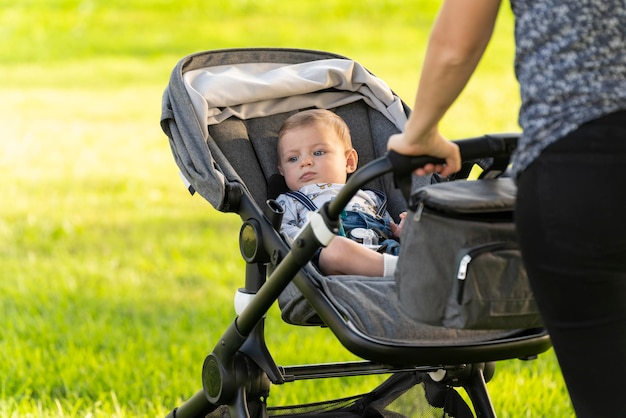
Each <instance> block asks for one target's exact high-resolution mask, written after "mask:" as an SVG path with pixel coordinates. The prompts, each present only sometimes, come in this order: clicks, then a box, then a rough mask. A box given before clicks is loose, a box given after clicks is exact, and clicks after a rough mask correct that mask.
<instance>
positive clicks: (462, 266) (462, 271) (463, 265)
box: [456, 254, 472, 280]
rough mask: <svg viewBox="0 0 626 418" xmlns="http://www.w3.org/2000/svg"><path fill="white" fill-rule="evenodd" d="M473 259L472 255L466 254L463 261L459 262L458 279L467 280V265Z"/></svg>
mask: <svg viewBox="0 0 626 418" xmlns="http://www.w3.org/2000/svg"><path fill="white" fill-rule="evenodd" d="M471 261H472V256H471V255H469V254H465V255H464V256H463V258H461V261H460V262H459V270H458V271H457V274H456V278H457V280H465V277H466V276H467V266H468V265H469V263H470V262H471Z"/></svg>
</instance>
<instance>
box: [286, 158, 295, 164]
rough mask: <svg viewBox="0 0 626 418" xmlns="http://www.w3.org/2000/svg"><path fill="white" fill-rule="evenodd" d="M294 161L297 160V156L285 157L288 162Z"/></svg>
mask: <svg viewBox="0 0 626 418" xmlns="http://www.w3.org/2000/svg"><path fill="white" fill-rule="evenodd" d="M296 161H298V157H289V158H287V162H289V163H295V162H296Z"/></svg>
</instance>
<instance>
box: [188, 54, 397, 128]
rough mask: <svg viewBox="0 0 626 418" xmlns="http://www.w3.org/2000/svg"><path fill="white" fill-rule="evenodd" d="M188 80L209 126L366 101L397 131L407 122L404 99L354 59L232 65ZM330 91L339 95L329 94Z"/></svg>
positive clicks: (196, 105)
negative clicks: (230, 119)
mask: <svg viewBox="0 0 626 418" xmlns="http://www.w3.org/2000/svg"><path fill="white" fill-rule="evenodd" d="M183 78H184V79H185V88H186V89H187V92H188V94H189V97H190V98H191V101H192V103H193V106H194V109H195V113H196V115H197V116H198V119H199V120H200V121H201V122H204V123H205V124H208V125H213V124H217V123H220V122H222V121H224V120H226V119H228V118H229V117H231V116H236V117H238V118H239V119H252V118H258V117H264V116H270V115H275V114H278V113H285V112H289V111H292V110H297V109H302V108H306V107H318V108H322V109H328V108H333V107H339V106H342V105H345V104H348V103H351V102H354V101H356V100H361V99H362V100H365V102H366V103H367V104H368V105H370V106H371V107H373V108H374V109H377V110H378V111H379V112H381V113H383V114H385V116H386V117H387V118H388V119H389V120H391V121H393V122H394V123H395V125H396V127H397V128H398V129H402V128H403V127H404V124H405V123H406V115H405V113H404V108H403V105H402V101H401V100H400V99H399V98H398V97H397V96H395V95H394V94H393V92H391V90H390V89H389V87H388V86H387V84H385V83H384V82H383V81H382V80H380V79H379V78H376V77H374V76H373V75H372V74H370V73H369V72H368V71H367V70H366V69H365V68H363V67H362V66H361V65H360V64H358V63H356V62H354V61H351V60H346V59H325V60H317V61H315V62H304V63H298V64H285V63H279V62H262V63H241V64H237V65H233V64H229V65H222V66H215V67H210V68H202V69H197V70H191V71H187V72H186V73H185V74H184V76H183ZM331 88H332V89H335V90H336V91H328V90H329V89H331Z"/></svg>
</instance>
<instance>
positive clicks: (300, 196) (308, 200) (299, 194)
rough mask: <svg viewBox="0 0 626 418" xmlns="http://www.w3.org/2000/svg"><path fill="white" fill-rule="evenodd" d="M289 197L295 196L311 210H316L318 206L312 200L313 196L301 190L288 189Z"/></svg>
mask: <svg viewBox="0 0 626 418" xmlns="http://www.w3.org/2000/svg"><path fill="white" fill-rule="evenodd" d="M285 194H286V195H287V196H289V197H293V198H294V199H296V200H297V201H298V202H300V203H302V205H303V206H304V207H305V208H307V209H308V210H311V211H316V210H317V209H318V208H317V206H315V203H313V201H312V200H311V198H310V197H309V196H307V195H305V194H304V193H302V192H301V191H299V190H296V191H288V192H287V193H285Z"/></svg>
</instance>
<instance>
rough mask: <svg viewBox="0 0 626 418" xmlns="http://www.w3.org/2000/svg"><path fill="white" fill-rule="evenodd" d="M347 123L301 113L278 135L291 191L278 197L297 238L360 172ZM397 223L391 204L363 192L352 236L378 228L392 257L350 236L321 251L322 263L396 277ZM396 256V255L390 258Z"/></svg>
mask: <svg viewBox="0 0 626 418" xmlns="http://www.w3.org/2000/svg"><path fill="white" fill-rule="evenodd" d="M357 162H358V155H357V152H356V150H355V149H354V148H352V141H351V138H350V131H349V129H348V126H347V125H346V123H345V122H344V121H343V119H341V118H340V117H339V116H337V115H336V114H335V113H333V112H331V111H329V110H322V109H315V110H306V111H303V112H299V113H296V114H294V115H293V116H291V117H290V118H288V119H287V120H286V121H285V123H284V124H283V126H282V127H281V129H280V131H279V133H278V170H279V171H280V173H281V174H282V175H283V176H284V177H285V181H286V183H287V187H288V188H289V189H290V190H291V192H289V193H286V194H282V195H280V196H278V198H277V201H278V202H279V203H280V205H281V206H282V207H283V208H284V209H285V214H284V217H283V222H282V231H283V232H284V233H286V234H287V235H288V236H290V237H292V238H293V237H295V236H296V235H297V234H298V232H299V231H300V229H301V228H302V227H303V226H304V225H305V224H306V222H307V214H308V213H309V212H310V211H313V210H316V209H317V208H319V207H321V206H322V205H323V204H324V203H325V202H327V201H330V200H332V199H333V198H334V197H335V196H336V195H337V193H338V192H339V190H340V189H341V188H342V187H343V185H344V184H345V183H346V180H347V176H348V174H349V173H352V172H354V171H355V170H356V168H357ZM404 216H405V214H404V213H403V214H401V215H400V218H401V222H400V224H399V225H396V224H395V223H394V222H393V220H392V219H391V217H390V216H389V214H388V213H387V212H386V211H385V202H384V201H381V197H380V196H379V195H378V194H376V193H375V192H373V191H364V190H359V192H358V193H357V194H356V195H355V196H354V197H353V198H352V200H351V201H350V202H349V204H348V205H347V206H346V208H345V216H344V215H342V225H343V228H344V230H345V233H346V235H348V236H351V232H353V233H352V235H353V236H354V235H357V232H360V233H363V232H366V231H372V230H375V231H376V232H377V233H378V234H377V237H376V238H379V237H380V239H381V240H383V243H382V244H383V247H385V248H386V249H387V251H388V253H380V252H377V251H372V250H371V249H369V248H368V247H367V246H364V245H362V244H360V243H358V242H356V241H354V240H352V239H349V238H347V237H345V236H337V237H336V238H334V239H333V240H332V241H331V243H330V244H329V245H328V247H326V248H323V249H322V250H321V252H320V253H319V259H317V260H316V261H317V264H318V266H319V268H320V270H321V271H322V273H324V274H326V275H337V274H347V275H361V276H392V275H393V273H394V271H395V266H396V262H397V255H396V254H397V253H398V249H399V244H398V242H397V241H396V240H394V237H395V238H397V237H399V236H400V231H401V226H402V220H403V219H404ZM390 253H391V254H390Z"/></svg>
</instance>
